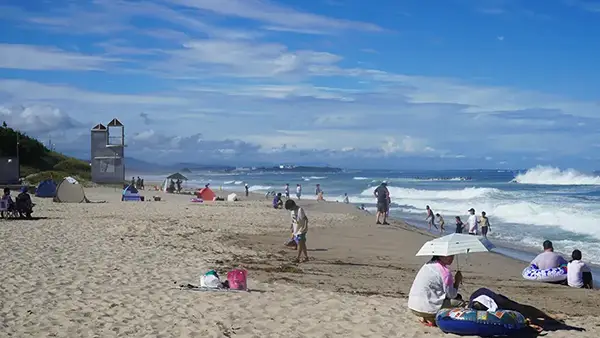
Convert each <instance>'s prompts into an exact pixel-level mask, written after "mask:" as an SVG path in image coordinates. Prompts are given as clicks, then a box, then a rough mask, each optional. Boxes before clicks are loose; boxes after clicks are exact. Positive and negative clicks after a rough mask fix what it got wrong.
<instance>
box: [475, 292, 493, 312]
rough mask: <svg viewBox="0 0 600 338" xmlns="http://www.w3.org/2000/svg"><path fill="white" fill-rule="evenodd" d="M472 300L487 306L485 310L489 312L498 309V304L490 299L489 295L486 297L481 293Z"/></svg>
mask: <svg viewBox="0 0 600 338" xmlns="http://www.w3.org/2000/svg"><path fill="white" fill-rule="evenodd" d="M473 302H477V303H479V304H481V305H483V306H485V307H487V310H488V311H489V312H494V311H496V310H498V305H497V304H496V302H494V300H493V299H491V298H490V297H488V296H486V295H481V296H479V297H477V298H475V299H473Z"/></svg>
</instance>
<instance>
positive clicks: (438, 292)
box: [408, 256, 465, 326]
mask: <svg viewBox="0 0 600 338" xmlns="http://www.w3.org/2000/svg"><path fill="white" fill-rule="evenodd" d="M453 261H454V256H433V257H432V258H431V260H430V261H429V262H427V263H425V265H423V266H422V267H421V269H420V270H419V272H418V273H417V276H416V277H415V280H414V281H413V284H412V286H411V288H410V292H409V294H408V308H409V309H410V310H411V311H412V312H413V313H414V314H415V315H416V316H417V317H420V318H421V320H420V321H421V323H423V324H425V325H427V326H435V315H436V313H437V312H438V311H439V310H440V309H442V308H453V307H463V306H464V304H465V302H463V300H462V297H461V296H460V295H459V294H458V287H459V285H460V284H461V283H462V280H463V277H462V274H461V273H460V271H458V272H456V274H455V275H454V277H453V276H452V272H451V271H450V266H451V265H452V262H453Z"/></svg>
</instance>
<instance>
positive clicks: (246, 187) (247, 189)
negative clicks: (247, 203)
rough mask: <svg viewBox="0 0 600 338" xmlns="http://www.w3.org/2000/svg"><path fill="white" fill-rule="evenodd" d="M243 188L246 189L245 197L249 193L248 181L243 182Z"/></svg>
mask: <svg viewBox="0 0 600 338" xmlns="http://www.w3.org/2000/svg"><path fill="white" fill-rule="evenodd" d="M244 190H245V191H246V197H248V195H249V194H250V188H249V187H248V183H246V184H244Z"/></svg>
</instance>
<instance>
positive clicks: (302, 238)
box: [285, 200, 308, 263]
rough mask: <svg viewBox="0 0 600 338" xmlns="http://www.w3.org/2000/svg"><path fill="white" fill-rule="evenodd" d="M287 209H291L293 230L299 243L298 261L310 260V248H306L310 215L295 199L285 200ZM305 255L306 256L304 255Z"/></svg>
mask: <svg viewBox="0 0 600 338" xmlns="http://www.w3.org/2000/svg"><path fill="white" fill-rule="evenodd" d="M285 209H286V210H289V211H290V214H291V216H292V231H293V233H294V241H296V244H297V245H298V257H296V262H298V263H300V262H306V261H308V250H307V249H306V233H308V217H306V213H305V212H304V209H302V208H300V207H299V206H298V205H297V204H296V202H294V200H287V201H285ZM303 255H304V258H302V256H303Z"/></svg>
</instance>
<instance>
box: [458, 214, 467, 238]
mask: <svg viewBox="0 0 600 338" xmlns="http://www.w3.org/2000/svg"><path fill="white" fill-rule="evenodd" d="M464 227H465V224H464V223H463V222H462V220H461V219H460V216H456V233H457V234H462V232H463V228H464Z"/></svg>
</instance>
